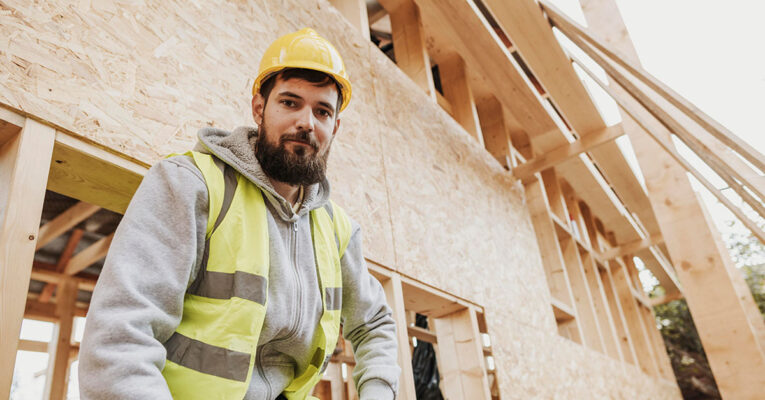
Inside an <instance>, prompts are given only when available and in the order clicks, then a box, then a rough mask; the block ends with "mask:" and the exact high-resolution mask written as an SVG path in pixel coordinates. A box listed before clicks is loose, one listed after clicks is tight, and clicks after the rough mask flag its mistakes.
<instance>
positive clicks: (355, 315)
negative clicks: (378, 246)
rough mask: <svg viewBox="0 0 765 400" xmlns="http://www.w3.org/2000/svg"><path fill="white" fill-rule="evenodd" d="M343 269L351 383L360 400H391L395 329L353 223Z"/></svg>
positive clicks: (395, 384) (394, 390) (396, 371)
mask: <svg viewBox="0 0 765 400" xmlns="http://www.w3.org/2000/svg"><path fill="white" fill-rule="evenodd" d="M352 232H353V233H352V235H351V240H350V242H349V244H348V247H347V248H346V250H345V254H344V255H343V258H342V259H341V260H340V261H341V264H342V268H343V310H342V316H343V336H345V338H346V339H348V340H349V341H350V342H351V344H352V346H353V352H354V356H355V358H356V366H355V368H354V369H353V379H354V380H355V381H356V387H357V388H358V392H359V397H360V399H361V400H388V399H394V398H395V397H396V393H397V391H398V379H399V376H400V374H401V369H400V368H399V366H398V363H397V362H396V357H397V354H398V353H397V351H398V347H397V343H396V325H395V322H394V321H393V317H392V316H391V309H390V307H388V303H387V301H386V299H385V293H384V292H383V289H382V286H381V285H380V283H379V282H378V281H377V279H375V278H374V277H372V275H370V274H369V271H368V270H367V266H366V262H365V261H364V257H363V253H362V248H361V243H362V240H361V229H360V228H359V225H358V224H357V223H355V222H353V230H352Z"/></svg>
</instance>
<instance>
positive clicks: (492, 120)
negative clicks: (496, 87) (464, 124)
mask: <svg viewBox="0 0 765 400" xmlns="http://www.w3.org/2000/svg"><path fill="white" fill-rule="evenodd" d="M475 105H476V110H477V111H478V120H479V122H480V124H481V132H482V133H483V144H484V147H486V150H487V151H488V152H489V153H491V155H492V156H494V158H495V159H496V160H497V161H499V163H500V164H501V165H502V166H504V167H505V168H510V165H508V161H507V160H509V159H510V157H511V152H510V148H511V144H510V134H509V130H508V127H507V126H506V125H505V112H503V110H502V104H501V103H500V102H499V101H498V100H497V98H496V97H494V96H491V97H483V98H479V99H476V104H475Z"/></svg>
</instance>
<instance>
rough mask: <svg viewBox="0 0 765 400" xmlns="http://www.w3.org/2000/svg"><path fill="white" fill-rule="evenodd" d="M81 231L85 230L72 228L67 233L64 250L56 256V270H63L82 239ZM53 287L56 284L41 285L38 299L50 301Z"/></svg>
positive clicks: (45, 301)
mask: <svg viewBox="0 0 765 400" xmlns="http://www.w3.org/2000/svg"><path fill="white" fill-rule="evenodd" d="M83 233H85V231H84V230H82V229H74V230H72V233H71V235H69V239H68V240H67V243H66V247H64V251H62V252H61V255H60V256H59V257H58V262H57V263H56V272H64V268H66V265H67V264H69V260H70V259H71V258H72V255H73V254H74V250H75V249H76V248H77V245H78V244H79V243H80V239H82V235H83ZM55 289H56V284H53V283H47V284H45V287H43V290H42V292H41V293H40V301H41V302H43V303H47V302H48V301H50V299H51V297H52V296H53V291H54V290H55Z"/></svg>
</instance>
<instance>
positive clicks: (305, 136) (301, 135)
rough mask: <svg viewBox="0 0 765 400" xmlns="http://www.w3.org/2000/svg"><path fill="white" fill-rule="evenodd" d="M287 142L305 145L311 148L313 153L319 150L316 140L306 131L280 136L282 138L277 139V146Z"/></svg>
mask: <svg viewBox="0 0 765 400" xmlns="http://www.w3.org/2000/svg"><path fill="white" fill-rule="evenodd" d="M287 141H296V142H300V143H304V144H307V145H309V146H311V148H313V150H314V151H318V150H319V143H318V142H316V139H315V138H314V137H313V136H311V134H310V133H308V132H307V131H300V132H297V133H288V134H285V135H282V137H281V138H280V139H279V144H282V145H283V144H284V143H286V142H287Z"/></svg>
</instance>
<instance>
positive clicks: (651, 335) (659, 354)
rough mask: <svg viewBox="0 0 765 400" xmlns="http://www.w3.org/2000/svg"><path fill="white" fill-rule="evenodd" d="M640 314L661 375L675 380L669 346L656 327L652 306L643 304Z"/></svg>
mask: <svg viewBox="0 0 765 400" xmlns="http://www.w3.org/2000/svg"><path fill="white" fill-rule="evenodd" d="M639 309H640V315H641V317H642V318H643V324H644V325H645V331H646V333H647V334H648V340H649V341H650V342H651V346H653V349H654V354H655V355H656V365H657V366H658V368H659V375H660V376H661V377H663V378H664V379H669V380H672V381H674V380H675V373H674V371H673V370H672V362H671V361H670V360H669V355H668V354H667V348H666V347H665V346H664V339H662V337H661V333H660V332H659V329H658V328H657V327H656V316H655V315H654V314H653V311H652V310H651V308H650V306H649V307H645V306H641V307H639Z"/></svg>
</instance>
